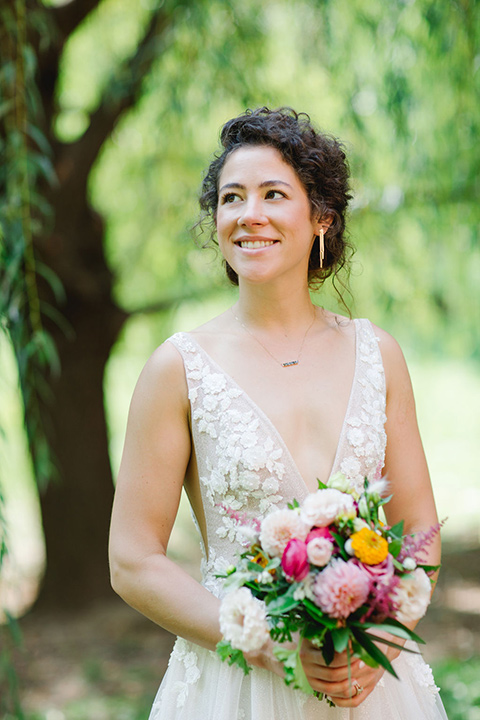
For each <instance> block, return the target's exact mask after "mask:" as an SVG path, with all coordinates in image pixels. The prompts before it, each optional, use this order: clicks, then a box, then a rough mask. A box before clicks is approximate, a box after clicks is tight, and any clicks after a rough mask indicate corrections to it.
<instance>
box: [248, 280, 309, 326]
mask: <svg viewBox="0 0 480 720" xmlns="http://www.w3.org/2000/svg"><path fill="white" fill-rule="evenodd" d="M239 290H240V293H239V300H238V303H237V305H236V308H235V310H236V314H237V315H238V316H241V319H242V321H243V322H245V323H246V324H248V325H249V327H251V328H252V329H253V328H258V329H264V330H269V331H270V332H272V333H273V332H276V331H277V332H282V333H283V334H289V333H290V332H294V331H297V332H298V329H299V327H302V326H306V325H308V323H309V322H311V320H312V317H313V312H314V305H313V303H312V301H311V299H310V293H309V291H308V286H307V285H305V286H302V287H297V288H294V289H293V290H292V287H291V286H290V287H289V288H288V290H287V289H283V288H281V287H279V286H278V285H277V286H271V285H270V286H266V285H262V284H259V285H254V284H248V285H246V284H245V283H242V281H241V280H240V284H239Z"/></svg>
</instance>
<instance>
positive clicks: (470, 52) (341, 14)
mask: <svg viewBox="0 0 480 720" xmlns="http://www.w3.org/2000/svg"><path fill="white" fill-rule="evenodd" d="M139 7H142V6H138V4H137V3H125V2H122V3H119V2H115V1H114V0H105V1H104V2H103V3H102V4H101V6H100V7H99V9H98V11H96V12H95V13H92V16H91V17H90V18H89V19H88V20H87V22H85V23H84V24H83V25H82V26H81V27H80V28H79V30H78V31H77V32H76V33H75V35H74V36H73V37H72V39H71V41H70V42H69V44H68V46H67V48H66V51H65V54H64V61H63V73H62V82H61V86H60V91H59V100H60V108H61V112H60V114H59V116H58V120H57V130H58V133H59V135H60V136H61V137H62V138H63V139H67V138H68V139H72V140H73V139H74V138H75V137H76V134H77V133H78V132H79V131H81V130H82V129H83V128H84V123H85V122H86V121H87V118H88V113H89V111H91V110H92V108H94V107H95V104H96V103H97V102H98V98H99V97H100V96H101V94H102V93H103V92H104V90H105V88H104V83H105V80H106V78H108V77H109V76H110V74H111V71H112V68H113V67H115V65H116V64H117V63H118V61H119V58H121V57H122V56H123V55H124V54H126V53H127V52H128V50H129V49H130V48H131V46H132V45H133V43H134V42H135V41H136V39H137V37H138V34H139V32H140V29H141V26H142V24H143V23H144V22H145V15H146V13H145V10H141V11H140V12H139ZM478 14H479V11H478V6H476V4H474V3H468V2H464V3H460V2H452V3H444V4H439V3H435V2H428V1H427V0H418V1H417V2H400V1H399V0H396V1H394V2H391V3H389V4H388V5H385V3H383V2H380V1H373V2H371V1H370V0H369V1H368V2H366V1H364V2H362V1H357V2H354V3H349V2H346V1H344V2H342V1H340V2H335V3H333V2H322V3H316V2H302V3H295V5H294V6H293V5H290V4H287V3H283V2H267V3H262V5H261V7H259V6H258V3H255V2H253V1H251V2H248V1H246V2H243V3H242V4H241V7H240V6H239V7H235V11H234V12H233V11H232V8H231V7H230V5H229V3H209V4H208V5H207V6H203V5H202V4H200V5H198V6H197V5H196V6H195V7H194V8H192V9H191V11H190V13H188V14H187V16H186V18H185V21H184V22H182V23H180V24H179V25H178V26H177V27H176V28H175V30H174V31H173V37H172V38H170V42H169V46H168V48H166V49H165V50H164V52H163V54H162V56H161V58H160V59H159V61H158V63H157V64H156V65H155V67H154V69H153V72H152V73H151V76H149V77H148V78H146V79H145V83H144V92H143V95H142V99H141V101H140V102H139V104H138V106H137V107H136V108H135V110H134V111H132V112H131V113H129V114H128V115H127V116H126V117H125V118H124V119H123V120H122V121H121V122H120V123H119V125H118V127H117V129H116V131H115V133H114V136H113V137H112V139H111V141H109V142H108V143H107V145H106V147H105V150H104V152H103V154H102V157H101V160H100V161H99V163H98V165H97V167H96V170H95V172H94V173H93V175H92V177H91V185H90V188H91V197H92V202H93V203H94V205H95V206H96V207H97V208H98V209H99V210H100V211H101V213H102V214H103V215H104V216H106V217H107V218H108V237H107V243H108V256H109V260H110V263H111V265H112V267H113V268H114V269H115V272H116V276H117V285H116V293H117V298H118V300H119V301H120V303H121V304H122V305H123V306H124V307H126V308H127V309H129V310H135V309H137V308H139V307H143V306H144V305H148V304H150V303H155V302H156V301H158V299H159V295H160V296H161V295H162V294H165V293H166V294H168V293H174V294H177V293H179V294H181V292H182V289H185V287H186V286H187V285H188V284H192V283H193V284H195V283H200V285H202V283H203V284H205V285H208V284H209V283H210V282H211V281H212V279H213V280H215V281H216V280H217V279H218V273H217V267H218V265H216V264H212V263H211V256H210V254H208V253H207V254H205V253H201V252H200V251H199V250H196V249H195V247H194V245H193V243H192V241H191V238H190V235H189V232H188V228H189V226H190V225H191V224H192V223H193V222H194V220H195V217H196V212H197V211H196V197H197V192H198V187H199V183H200V178H201V175H202V170H203V169H204V168H205V166H206V164H207V163H208V160H209V158H210V156H211V154H212V152H213V150H214V149H215V147H216V143H215V140H216V137H217V136H218V129H219V127H220V125H221V123H222V122H224V121H225V120H226V119H228V118H229V117H231V116H232V115H233V114H234V113H237V112H241V111H242V110H244V109H245V108H246V107H253V106H257V105H261V104H267V105H269V106H280V105H291V106H293V107H295V108H296V109H297V110H304V111H306V112H308V113H309V114H310V115H311V116H312V118H313V119H314V121H315V122H316V123H317V124H318V125H319V126H321V127H322V128H324V129H326V130H327V131H329V132H332V133H333V134H335V135H337V136H339V137H340V138H341V139H343V141H344V142H345V144H346V146H347V151H348V153H349V156H350V159H351V166H352V175H353V187H354V191H355V199H354V202H353V206H352V212H351V219H350V231H351V236H352V240H353V242H354V243H355V244H356V245H357V246H358V252H357V255H356V258H355V263H354V268H353V277H352V289H353V294H354V297H355V312H356V313H357V314H361V315H367V316H369V317H371V318H372V319H374V320H375V321H376V322H377V323H378V324H380V325H384V326H386V327H387V328H388V329H390V330H391V331H392V332H393V333H394V334H398V335H400V337H402V338H403V339H404V340H407V341H408V342H409V343H411V344H412V345H415V347H416V348H417V349H418V350H419V352H423V353H425V352H429V353H432V352H433V353H441V354H443V355H444V354H451V355H454V356H457V357H465V356H474V357H476V358H478V355H479V345H478V330H479V323H478V320H479V314H478V300H479V285H480V251H479V242H478V222H479V212H480V211H479V205H478V202H477V201H476V198H478V195H479V180H478V174H477V172H476V171H475V168H476V167H477V168H478V164H479V150H478V143H477V142H476V140H475V138H476V137H478V130H479V113H478V110H477V105H476V98H478V86H479V73H478V72H477V68H478V64H479V56H478V54H477V53H478V27H479V23H478ZM106 27H108V28H110V32H109V33H108V38H107V42H103V41H101V39H103V38H104V37H105V28H106ZM239 29H242V30H243V33H242V34H239ZM119 84H120V86H121V78H119ZM109 92H114V89H112V88H110V90H109ZM206 278H207V280H206ZM407 318H408V322H406V319H407Z"/></svg>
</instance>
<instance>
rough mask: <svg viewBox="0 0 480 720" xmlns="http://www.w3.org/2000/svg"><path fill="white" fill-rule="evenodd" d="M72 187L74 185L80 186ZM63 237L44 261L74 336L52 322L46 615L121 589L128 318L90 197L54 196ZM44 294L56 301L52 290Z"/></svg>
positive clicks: (52, 241) (44, 499) (46, 414)
mask: <svg viewBox="0 0 480 720" xmlns="http://www.w3.org/2000/svg"><path fill="white" fill-rule="evenodd" d="M70 190H72V188H70ZM52 202H53V204H54V210H55V214H56V227H55V232H54V233H53V234H52V235H51V236H50V237H49V238H47V240H46V242H44V243H42V244H41V250H40V254H41V257H42V260H43V261H44V262H45V263H46V264H47V265H48V266H49V267H50V268H52V269H53V270H54V272H55V273H56V274H57V275H58V277H59V278H60V280H61V281H62V283H63V285H64V288H65V292H66V300H65V303H64V304H62V305H61V306H60V308H59V310H60V312H61V313H62V315H63V317H64V318H65V319H66V321H67V322H68V323H69V324H70V326H71V330H70V332H69V331H67V334H66V333H65V331H64V330H63V331H62V330H60V329H59V328H58V327H57V326H55V325H53V323H49V327H48V329H49V331H50V332H51V333H52V335H53V339H54V340H55V343H56V346H57V350H58V353H59V357H60V362H61V373H60V375H59V376H58V377H57V378H54V379H53V381H51V383H50V386H51V395H52V397H51V399H50V401H48V399H47V400H46V401H45V403H44V405H43V408H42V416H43V418H44V423H45V428H46V432H47V438H48V440H49V443H50V446H51V449H52V452H53V455H54V458H55V459H56V463H57V466H58V468H59V475H60V477H59V478H58V480H52V481H51V482H50V484H49V485H48V487H47V489H46V491H44V493H43V494H42V495H41V498H40V503H41V509H42V519H43V527H44V533H45V542H46V555H47V565H46V572H45V576H44V579H43V584H42V587H41V591H40V596H39V599H38V601H37V606H40V607H41V608H42V609H49V610H52V609H54V610H57V609H70V608H74V607H76V606H80V605H85V604H86V603H88V602H91V601H93V600H96V599H97V598H101V597H105V596H107V595H109V594H110V593H111V592H112V591H111V588H110V583H109V574H108V563H107V537H108V526H109V519H110V512H111V506H112V498H113V483H112V474H111V469H110V462H109V457H108V442H107V429H106V421H105V412H104V406H103V376H104V369H105V364H106V362H107V360H108V357H109V354H110V351H111V348H112V346H113V344H114V342H115V339H116V337H117V335H118V332H119V330H120V328H121V326H122V324H123V322H124V320H125V317H126V315H125V314H124V313H123V312H122V311H121V310H120V309H119V308H118V307H117V306H116V305H115V304H114V303H113V301H112V297H111V285H112V279H111V274H110V271H109V270H108V268H107V265H106V262H105V258H104V255H103V246H102V239H103V227H102V223H101V222H100V219H99V218H98V216H96V215H95V214H94V213H93V212H92V211H91V209H90V208H88V206H87V205H86V202H85V194H84V193H78V194H77V193H72V192H70V193H69V192H68V191H67V193H66V192H65V188H64V189H63V191H61V192H60V193H59V195H58V196H57V197H55V198H53V201H52ZM42 295H43V296H44V299H45V298H48V299H47V302H48V301H50V302H51V301H52V298H51V297H48V296H49V292H48V290H47V289H46V288H43V289H42Z"/></svg>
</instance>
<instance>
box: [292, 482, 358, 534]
mask: <svg viewBox="0 0 480 720" xmlns="http://www.w3.org/2000/svg"><path fill="white" fill-rule="evenodd" d="M342 515H347V516H352V517H355V515H356V512H355V502H354V500H353V497H352V496H351V495H347V494H346V493H342V492H340V491H339V490H335V489H334V488H328V489H327V490H317V492H315V493H310V494H309V495H307V497H306V498H305V500H304V501H303V504H302V510H301V516H302V520H303V521H304V523H305V524H306V525H310V527H313V526H317V527H325V526H326V525H330V523H332V522H334V521H335V520H336V519H337V518H338V517H340V516H342Z"/></svg>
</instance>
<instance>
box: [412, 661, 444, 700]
mask: <svg viewBox="0 0 480 720" xmlns="http://www.w3.org/2000/svg"><path fill="white" fill-rule="evenodd" d="M405 655H406V656H407V657H406V660H407V662H408V664H409V665H410V667H411V668H412V676H413V677H414V679H415V681H416V682H417V683H418V685H420V687H421V688H423V689H425V690H427V691H428V694H429V696H430V697H431V698H432V702H434V700H435V697H436V696H437V695H438V693H439V692H440V688H439V687H437V686H436V685H435V680H434V677H433V672H432V668H431V667H430V665H427V663H426V662H425V660H424V659H423V658H422V657H421V656H420V655H413V654H410V653H405Z"/></svg>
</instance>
